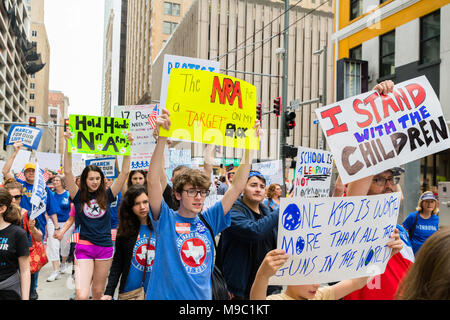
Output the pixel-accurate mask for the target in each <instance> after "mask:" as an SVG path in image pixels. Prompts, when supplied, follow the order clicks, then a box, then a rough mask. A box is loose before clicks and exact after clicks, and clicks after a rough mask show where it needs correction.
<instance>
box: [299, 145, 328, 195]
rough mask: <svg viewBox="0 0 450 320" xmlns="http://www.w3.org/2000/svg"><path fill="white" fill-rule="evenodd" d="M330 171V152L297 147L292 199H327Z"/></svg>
mask: <svg viewBox="0 0 450 320" xmlns="http://www.w3.org/2000/svg"><path fill="white" fill-rule="evenodd" d="M332 170H333V155H332V154H331V152H328V151H325V150H316V149H310V148H305V147H298V149H297V161H296V167H295V178H294V197H306V198H313V197H328V196H329V193H330V183H331V173H332Z"/></svg>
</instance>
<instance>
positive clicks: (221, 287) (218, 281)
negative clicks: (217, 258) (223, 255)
mask: <svg viewBox="0 0 450 320" xmlns="http://www.w3.org/2000/svg"><path fill="white" fill-rule="evenodd" d="M198 217H199V218H200V220H202V222H203V224H204V225H205V226H206V227H207V228H208V230H209V232H210V233H211V236H212V240H213V242H214V249H215V252H216V255H217V245H216V240H215V238H214V233H213V231H212V229H211V227H210V225H209V224H208V222H206V220H205V218H204V217H203V215H202V214H199V215H198ZM211 282H212V298H213V300H230V294H229V293H228V288H227V282H226V281H225V278H224V276H223V274H222V271H220V269H219V268H218V266H217V265H216V263H215V262H214V267H213V270H212V273H211Z"/></svg>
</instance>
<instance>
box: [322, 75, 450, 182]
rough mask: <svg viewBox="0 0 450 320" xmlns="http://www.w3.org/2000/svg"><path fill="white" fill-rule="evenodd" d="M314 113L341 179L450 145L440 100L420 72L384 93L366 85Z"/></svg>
mask: <svg viewBox="0 0 450 320" xmlns="http://www.w3.org/2000/svg"><path fill="white" fill-rule="evenodd" d="M316 113H317V117H318V119H319V121H320V124H321V126H322V129H323V132H324V134H325V136H326V139H327V141H328V144H329V146H330V149H331V151H332V153H333V156H334V160H335V161H336V166H337V168H338V171H339V175H340V176H341V179H342V182H343V183H344V184H345V183H348V182H351V181H354V180H358V179H361V178H364V177H367V176H370V175H375V174H378V173H380V172H383V171H385V170H388V169H390V168H393V167H397V166H400V165H401V164H405V163H408V162H410V161H414V160H417V159H420V158H423V157H426V156H428V155H431V154H433V153H436V152H439V151H442V150H446V149H448V148H449V147H450V140H449V133H448V128H447V124H446V121H445V119H444V116H443V114H442V108H441V104H440V102H439V100H438V98H437V96H436V94H435V92H434V90H433V88H432V87H431V85H430V83H429V82H428V80H427V78H426V77H425V76H421V77H418V78H415V79H412V80H408V81H405V82H402V83H399V84H397V85H396V86H395V87H394V92H393V93H390V94H388V95H380V94H378V92H376V91H370V92H367V93H364V94H360V95H357V96H354V97H351V98H348V99H346V100H342V101H339V102H337V103H335V104H333V105H329V106H325V107H322V108H318V109H316Z"/></svg>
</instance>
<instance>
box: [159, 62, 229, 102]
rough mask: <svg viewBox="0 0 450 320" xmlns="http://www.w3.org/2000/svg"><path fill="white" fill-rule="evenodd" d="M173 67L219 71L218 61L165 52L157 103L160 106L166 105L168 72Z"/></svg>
mask: <svg viewBox="0 0 450 320" xmlns="http://www.w3.org/2000/svg"><path fill="white" fill-rule="evenodd" d="M174 68H175V69H178V68H180V69H192V70H206V71H210V72H219V70H220V62H219V61H212V60H204V59H198V58H191V57H183V56H174V55H170V54H165V55H164V65H163V72H162V80H161V94H160V98H159V104H160V105H161V108H165V107H166V97H167V89H168V88H169V79H170V72H171V70H172V69H174Z"/></svg>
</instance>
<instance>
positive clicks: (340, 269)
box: [270, 192, 400, 285]
mask: <svg viewBox="0 0 450 320" xmlns="http://www.w3.org/2000/svg"><path fill="white" fill-rule="evenodd" d="M399 208H400V193H399V192H396V193H389V194H383V195H374V196H364V197H363V196H361V197H344V198H338V197H336V198H309V199H306V198H281V200H280V215H279V222H278V240H277V241H278V242H277V248H278V249H283V250H285V251H286V253H288V254H289V255H290V257H289V259H288V261H287V262H286V263H285V264H284V265H283V266H282V267H281V268H280V269H279V270H278V271H277V273H276V274H275V275H274V276H273V277H271V278H270V283H271V284H283V285H300V284H316V283H327V282H334V281H340V280H345V279H352V278H359V277H364V276H374V275H377V274H382V273H383V272H384V270H385V268H386V264H387V262H388V260H389V257H390V254H391V249H390V248H388V247H387V246H386V243H388V242H390V241H391V240H392V239H391V238H390V235H391V234H392V232H393V231H394V229H395V227H396V224H397V217H398V212H399Z"/></svg>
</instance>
